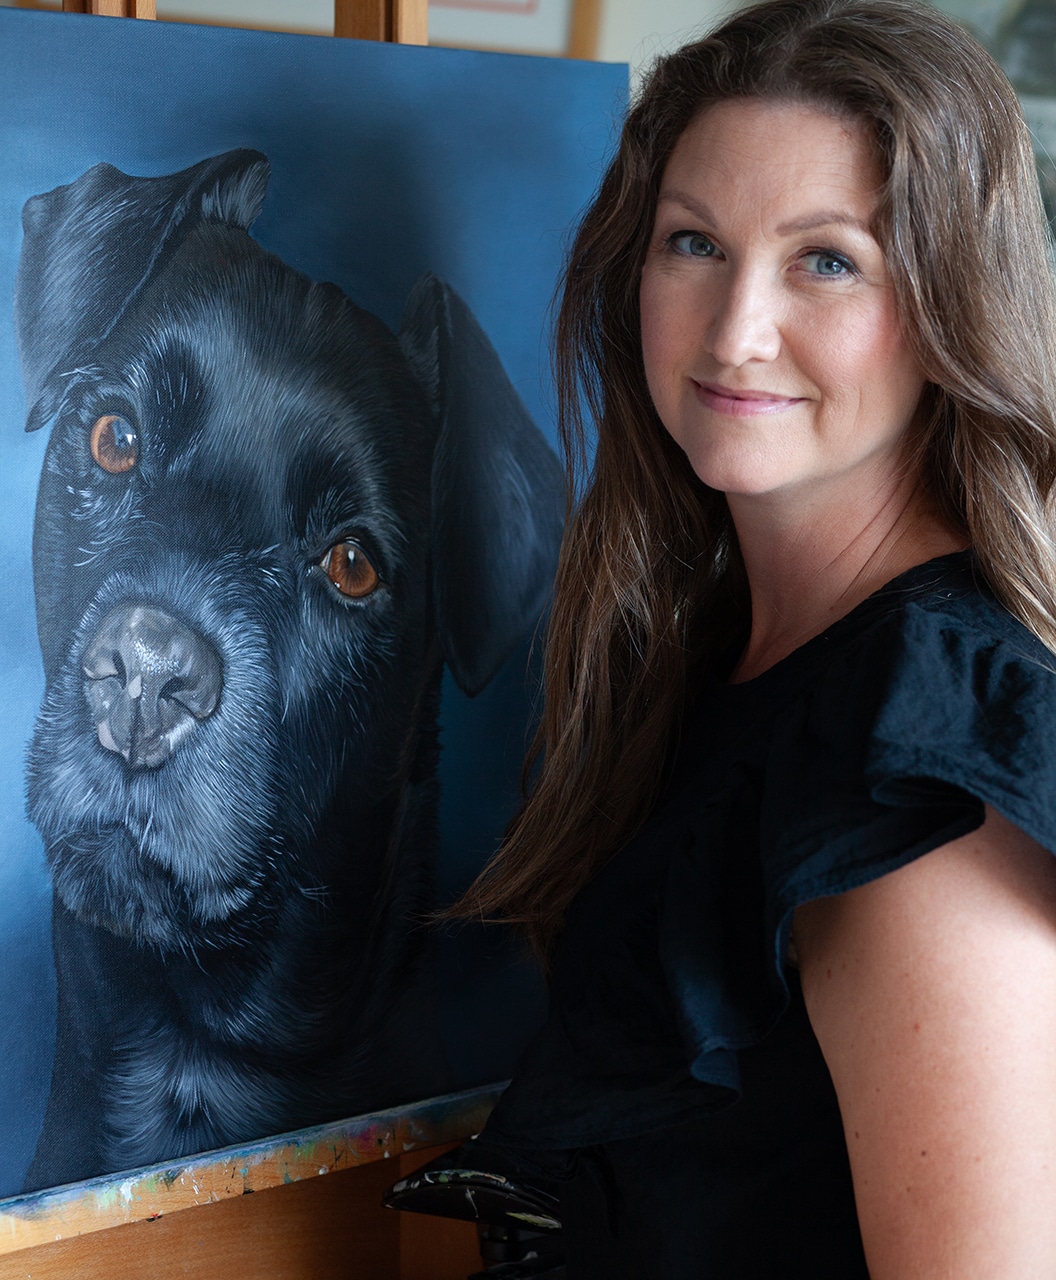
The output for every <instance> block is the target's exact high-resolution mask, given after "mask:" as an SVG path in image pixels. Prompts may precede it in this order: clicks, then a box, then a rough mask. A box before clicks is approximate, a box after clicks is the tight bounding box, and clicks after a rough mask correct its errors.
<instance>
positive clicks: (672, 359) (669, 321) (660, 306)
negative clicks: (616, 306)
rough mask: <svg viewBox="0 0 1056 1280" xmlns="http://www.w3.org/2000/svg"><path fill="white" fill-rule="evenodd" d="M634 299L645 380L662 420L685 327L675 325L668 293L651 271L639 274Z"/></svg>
mask: <svg viewBox="0 0 1056 1280" xmlns="http://www.w3.org/2000/svg"><path fill="white" fill-rule="evenodd" d="M638 299H639V310H640V317H641V318H640V327H641V341H642V363H643V365H644V366H645V379H646V382H647V384H648V386H649V394H650V395H651V396H652V399H653V404H654V405H655V406H656V409H657V412H658V413H659V414H660V416H661V418H663V417H664V407H665V404H666V403H667V402H668V401H669V400H670V397H671V396H672V394H673V393H674V381H675V378H676V374H675V368H676V366H677V364H678V361H679V358H680V356H681V354H682V350H681V348H682V345H684V342H685V336H686V326H685V325H679V324H678V323H677V316H676V308H675V305H674V299H672V297H671V291H670V289H665V288H664V285H663V281H662V280H658V279H657V275H656V273H655V272H653V271H648V270H646V271H643V272H642V283H641V288H640V290H639V294H638ZM680 335H681V336H682V344H680V343H679V336H680Z"/></svg>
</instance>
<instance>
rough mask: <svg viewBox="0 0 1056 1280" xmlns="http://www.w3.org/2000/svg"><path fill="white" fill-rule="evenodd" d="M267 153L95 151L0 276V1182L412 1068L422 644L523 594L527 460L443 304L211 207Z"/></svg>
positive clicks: (343, 1101) (419, 1061) (317, 1102)
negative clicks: (6, 381) (13, 483)
mask: <svg viewBox="0 0 1056 1280" xmlns="http://www.w3.org/2000/svg"><path fill="white" fill-rule="evenodd" d="M267 174H268V165H267V161H266V159H265V158H264V157H263V156H261V155H260V154H259V153H256V152H251V151H233V152H229V153H227V154H225V155H221V156H217V157H214V158H212V159H209V160H205V161H203V162H202V163H200V164H197V165H195V166H194V167H193V168H190V169H187V170H185V171H184V172H182V173H177V174H172V175H168V176H164V177H159V178H134V177H129V176H128V175H126V174H123V173H121V172H119V171H118V170H117V169H114V168H113V167H111V166H109V165H97V166H96V167H95V168H93V169H90V170H89V171H88V172H87V173H85V174H83V175H82V176H81V177H80V178H78V179H77V180H76V181H75V182H73V183H71V184H70V185H69V186H65V187H60V188H58V189H57V190H55V191H52V192H49V193H48V194H45V195H41V196H37V197H35V198H34V199H32V200H30V201H29V202H28V204H27V205H26V208H25V212H24V217H23V222H24V227H25V239H24V244H23V249H22V256H21V262H20V266H19V276H18V285H17V296H16V322H17V331H18V339H19V350H20V354H21V358H22V365H23V373H24V378H25V383H26V388H27V396H28V403H29V419H28V428H27V429H29V430H35V429H37V428H41V427H45V426H47V427H50V431H51V436H50V442H49V445H48V450H47V454H46V459H45V463H44V469H43V475H42V478H41V485H40V495H39V500H38V506H37V517H36V527H35V533H34V546H33V556H34V572H35V583H36V594H37V610H38V625H39V633H40V643H41V649H42V652H43V659H44V668H45V676H46V692H45V697H44V702H43V706H42V709H41V712H40V716H39V720H38V723H37V728H36V731H35V735H34V738H33V742H32V745H31V748H30V754H29V762H28V770H27V777H28V807H29V813H30V816H31V818H32V820H33V822H34V823H35V824H36V825H37V827H38V828H39V830H40V832H41V834H42V837H43V840H44V843H45V848H46V852H47V857H48V861H49V864H50V866H51V870H52V874H53V878H54V885H55V910H54V938H55V959H56V965H57V972H58V1036H57V1046H56V1058H55V1068H54V1075H53V1081H52V1090H51V1095H50V1100H49V1104H48V1110H47V1116H46V1119H45V1125H44V1131H43V1134H42V1136H41V1139H40V1142H39V1144H38V1147H37V1155H36V1157H35V1160H34V1163H33V1166H32V1168H31V1170H30V1174H29V1178H28V1181H27V1188H35V1187H41V1186H47V1185H54V1184H56V1183H59V1182H65V1181H69V1180H72V1179H76V1178H83V1177H87V1176H91V1175H95V1174H98V1173H101V1172H113V1171H117V1170H121V1169H126V1168H131V1167H133V1166H136V1165H141V1164H144V1163H149V1162H153V1161H157V1160H163V1159H167V1158H169V1157H174V1156H178V1155H183V1154H187V1153H191V1152H195V1151H201V1150H205V1149H209V1148H212V1147H216V1146H221V1145H225V1144H228V1143H233V1142H238V1141H242V1140H244V1139H247V1138H251V1137H256V1136H263V1135H266V1134H270V1133H277V1132H281V1131H284V1130H289V1129H293V1128H297V1127H300V1126H303V1125H307V1124H312V1123H317V1122H321V1121H324V1120H327V1119H333V1118H336V1117H339V1116H341V1115H345V1114H353V1113H355V1112H360V1111H363V1110H367V1109H372V1108H374V1107H377V1106H381V1105H387V1104H390V1103H392V1102H395V1101H399V1100H403V1099H409V1098H413V1097H415V1096H424V1095H426V1094H429V1093H435V1092H438V1091H440V1090H442V1089H443V1088H444V1087H445V1086H446V1085H447V1083H448V1080H447V1076H446V1069H445V1068H444V1066H443V1061H442V1051H441V1050H440V1047H439V1040H438V1037H437V1034H436V1028H435V1025H434V1017H435V1014H434V1012H433V1009H434V1005H435V1001H433V1000H432V998H431V987H430V981H431V978H430V975H429V973H428V972H427V966H426V965H425V964H423V958H422V957H423V949H424V947H425V945H426V943H425V939H426V936H427V934H426V931H425V930H422V929H420V928H415V927H413V925H412V923H411V922H412V921H413V919H414V917H415V916H416V914H417V913H419V912H421V911H422V910H423V909H428V907H429V906H430V902H431V899H430V894H431V865H432V860H433V857H434V853H435V845H436V804H437V785H436V781H435V766H436V763H437V708H438V698H439V683H440V676H441V671H442V666H443V664H444V663H445V662H446V663H447V664H448V666H449V667H450V669H451V671H452V672H453V674H454V677H455V679H456V680H457V681H458V684H459V685H460V686H461V688H462V689H463V690H465V691H466V692H468V693H474V692H476V691H477V690H479V689H480V688H481V687H483V686H484V685H485V684H486V683H487V682H488V680H489V679H490V678H491V676H492V675H493V674H494V672H495V671H496V669H497V668H498V666H499V665H500V664H501V663H502V661H503V660H504V659H505V658H506V657H507V656H508V654H509V653H510V652H511V650H512V648H513V647H514V646H515V645H516V643H517V641H518V639H519V637H521V636H522V635H523V634H524V633H525V631H526V630H527V629H528V628H529V627H530V626H531V625H532V623H533V621H534V619H535V618H536V616H537V615H538V613H539V611H540V609H541V607H542V604H543V602H544V599H545V596H546V593H547V590H548V586H549V581H550V578H551V576H552V572H553V565H554V558H555V554H556V547H557V542H558V539H559V533H560V524H561V514H562V503H563V496H562V493H563V490H562V482H561V479H560V474H559V469H558V466H557V462H556V459H555V457H554V455H553V453H552V452H551V450H550V449H549V446H548V445H547V444H546V442H545V440H544V439H543V437H542V436H541V435H540V434H539V432H538V431H537V429H536V428H535V426H534V424H533V423H532V422H531V420H530V418H529V417H528V415H527V413H526V411H525V409H524V408H523V406H522V405H521V403H520V401H519V400H518V398H517V396H516V394H515V393H514V391H513V389H512V387H511V386H510V384H509V381H508V380H507V378H506V375H505V373H504V372H503V370H502V367H501V365H500V363H499V360H498V357H497V356H496V354H495V352H494V350H493V349H492V347H491V345H490V344H489V342H488V340H487V338H486V337H485V335H484V334H483V332H482V330H481V329H480V327H479V326H478V325H477V323H476V321H475V320H474V319H473V317H472V315H471V314H470V312H469V310H468V309H467V307H466V306H465V304H464V303H463V302H462V301H461V300H460V299H459V298H458V297H457V296H456V295H455V294H454V293H453V292H452V291H451V290H450V289H449V288H447V287H446V286H445V285H443V284H442V283H441V282H440V281H438V280H436V279H435V278H432V277H426V278H425V279H424V280H422V281H421V282H420V283H419V285H418V286H417V287H416V289H415V291H414V293H413V294H412V297H411V299H410V300H409V302H408V306H407V312H406V315H405V319H404V323H403V327H402V329H401V332H400V334H399V337H398V338H397V337H394V336H393V335H392V334H391V333H390V332H389V331H388V330H387V329H386V328H385V326H384V325H383V324H382V323H381V322H380V321H379V320H378V319H376V318H375V317H374V316H372V315H370V314H368V313H366V312H364V311H362V310H360V309H359V308H357V307H356V306H354V305H353V304H352V303H351V302H350V301H349V300H348V299H347V298H346V297H345V296H344V295H343V294H342V293H341V292H340V290H339V289H338V288H337V287H335V286H333V285H328V284H315V283H312V282H311V281H310V280H308V279H306V278H305V277H304V276H302V275H301V274H299V273H298V272H297V271H295V270H293V269H291V268H290V267H289V266H287V265H286V264H285V263H284V262H282V261H281V260H280V259H278V258H277V257H275V256H274V255H272V254H270V253H268V252H267V251H265V249H263V248H262V247H261V246H260V245H259V244H258V243H257V242H256V241H255V240H253V239H252V238H251V237H250V236H249V234H248V232H247V229H248V227H249V226H250V224H251V223H252V222H253V220H254V218H255V217H256V215H257V213H258V212H259V209H260V206H261V203H262V201H263V197H264V189H265V184H266V182H267Z"/></svg>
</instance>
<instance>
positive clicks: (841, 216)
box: [657, 190, 874, 236]
mask: <svg viewBox="0 0 1056 1280" xmlns="http://www.w3.org/2000/svg"><path fill="white" fill-rule="evenodd" d="M657 204H658V205H659V204H680V205H681V206H682V207H683V208H684V209H689V210H691V211H692V212H693V213H695V214H696V215H697V216H698V217H701V218H703V219H704V220H705V221H708V222H713V221H714V217H713V215H712V213H711V210H710V209H709V208H708V207H707V205H702V204H701V203H700V202H699V201H698V200H694V199H693V197H692V196H690V195H687V194H686V192H684V191H678V190H669V191H661V192H660V195H659V196H658V197H657ZM822 227H851V228H853V229H854V230H856V231H861V232H864V233H865V235H868V236H871V235H873V234H874V233H873V228H872V227H871V226H870V225H869V223H867V222H863V221H862V220H861V218H855V217H854V216H853V215H852V214H849V213H844V212H841V211H840V210H839V209H819V210H818V212H817V213H808V214H806V215H805V216H804V217H802V218H793V219H792V220H791V221H790V222H782V223H781V224H780V226H778V227H777V234H778V235H780V236H784V235H795V234H797V233H802V232H804V231H817V230H819V229H820V228H822Z"/></svg>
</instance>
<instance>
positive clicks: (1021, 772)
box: [660, 591, 1056, 1094]
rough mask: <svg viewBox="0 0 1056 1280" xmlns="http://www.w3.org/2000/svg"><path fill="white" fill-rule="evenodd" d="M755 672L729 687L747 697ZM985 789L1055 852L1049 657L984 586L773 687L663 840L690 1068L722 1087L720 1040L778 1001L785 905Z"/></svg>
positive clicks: (972, 811)
mask: <svg viewBox="0 0 1056 1280" xmlns="http://www.w3.org/2000/svg"><path fill="white" fill-rule="evenodd" d="M815 657H817V652H815ZM768 674H769V673H768ZM756 683H762V684H764V685H765V677H763V678H762V680H761V682H751V684H750V685H746V686H733V687H732V689H731V690H730V694H729V696H730V697H732V698H734V699H736V698H738V697H740V698H743V699H744V700H745V708H744V709H745V711H746V713H747V712H748V710H749V709H750V708H749V706H748V704H749V703H750V702H751V700H752V699H753V698H756V697H758V696H759V695H761V694H762V693H764V692H765V689H753V688H752V687H751V685H754V684H756ZM987 804H989V805H992V806H993V807H994V808H995V809H997V810H998V811H999V812H1000V813H1002V814H1003V815H1004V816H1005V817H1006V818H1008V819H1009V821H1011V822H1013V823H1015V824H1016V825H1017V826H1018V827H1020V828H1021V829H1022V830H1023V831H1025V832H1026V833H1027V834H1028V835H1030V836H1032V837H1033V838H1034V839H1035V840H1037V841H1038V842H1039V843H1040V844H1041V845H1043V846H1044V847H1045V848H1047V849H1049V850H1050V851H1052V852H1054V853H1056V661H1054V659H1053V656H1052V655H1051V654H1050V653H1049V652H1048V650H1047V649H1045V648H1044V646H1042V645H1041V644H1040V643H1039V642H1038V641H1037V640H1036V639H1035V638H1034V637H1033V636H1032V635H1030V633H1029V632H1028V631H1027V630H1026V629H1025V628H1024V627H1022V626H1021V625H1020V624H1019V623H1017V622H1016V621H1015V620H1014V619H1013V618H1011V617H1010V616H1009V615H1008V614H1007V612H1005V611H1004V610H1003V609H1002V608H1001V606H1000V605H998V604H997V602H996V601H995V600H993V599H992V597H990V596H988V595H986V594H984V593H981V592H978V591H973V592H972V593H970V594H962V595H961V597H960V599H958V600H955V601H952V602H951V601H948V600H946V599H943V598H941V597H940V598H939V599H938V600H936V599H935V598H934V597H932V598H930V599H928V600H925V601H922V602H919V603H917V602H914V601H913V600H909V601H908V602H905V601H903V602H902V603H901V604H900V605H899V607H898V608H897V609H895V610H893V611H892V614H891V616H890V617H889V618H887V619H882V620H881V621H880V622H879V623H876V624H874V625H873V626H871V627H869V628H867V629H866V630H865V631H864V632H863V634H861V635H860V636H858V637H857V639H856V641H855V642H854V643H850V644H844V645H841V646H839V647H838V649H837V651H836V652H834V653H833V654H832V655H831V656H826V658H825V660H824V662H823V665H822V668H821V670H820V673H814V674H812V678H810V679H809V680H806V681H804V682H803V684H802V687H801V688H800V689H799V690H798V691H797V692H796V694H795V696H792V697H789V698H788V699H786V702H785V705H784V706H783V707H782V709H781V711H780V714H778V715H776V716H775V717H774V719H773V721H772V724H771V730H770V732H769V734H768V735H767V740H766V743H765V748H764V750H762V751H761V752H760V753H759V754H758V755H757V756H756V758H755V759H754V760H753V761H746V762H745V763H744V764H743V765H742V767H741V768H740V769H739V770H734V771H733V773H732V775H731V776H730V777H729V778H728V779H727V786H726V789H725V793H724V795H723V796H722V797H715V798H714V799H711V800H705V801H704V802H703V803H702V804H701V805H700V806H699V807H698V810H697V812H696V815H695V817H694V819H693V829H694V839H693V840H692V841H691V842H688V843H687V844H686V845H685V846H684V847H682V848H679V849H676V850H675V851H674V852H673V854H672V859H671V863H670V867H669V872H668V875H667V878H666V884H665V888H664V891H663V901H662V909H661V919H660V951H661V959H662V963H663V966H664V970H665V974H666V978H667V983H668V988H669V990H670V992H671V995H672V997H673V999H674V1003H675V1006H676V1009H677V1018H678V1022H679V1027H680V1030H681V1033H682V1037H683V1040H684V1042H685V1044H686V1047H687V1049H688V1052H689V1058H690V1065H691V1070H692V1073H693V1075H694V1077H695V1078H696V1079H698V1080H700V1081H702V1082H706V1083H710V1084H712V1085H713V1086H714V1085H719V1086H725V1087H726V1088H727V1089H729V1090H731V1091H732V1092H733V1093H734V1094H735V1093H736V1092H737V1087H738V1086H737V1081H736V1079H735V1078H731V1069H730V1066H731V1057H730V1053H731V1051H735V1050H737V1049H743V1048H746V1047H748V1046H750V1045H753V1044H756V1043H758V1042H759V1040H760V1039H761V1038H762V1037H763V1036H764V1035H765V1034H766V1032H767V1031H768V1030H769V1028H770V1027H771V1026H772V1025H773V1023H774V1022H775V1021H776V1019H777V1018H778V1017H779V1016H780V1014H781V1012H782V1011H783V1009H784V1008H785V1006H786V1004H787V999H788V992H787V987H786V983H785V963H786V957H787V954H788V944H789V932H790V928H791V921H792V914H793V912H794V910H795V908H796V907H798V906H800V905H801V904H803V903H805V902H808V901H810V900H812V899H815V898H819V897H824V896H830V895H834V894H839V893H843V892H845V891H846V890H848V889H851V888H854V887H856V886H858V885H862V884H865V883H867V882H868V881H870V880H873V879H875V878H877V877H878V876H881V875H884V874H885V873H887V872H889V871H893V870H895V869H896V868H897V867H900V866H903V865H904V864H906V863H908V862H910V861H912V860H913V859H914V858H917V857H920V856H921V855H922V854H925V853H927V852H929V851H930V850H932V849H935V848H938V847H939V846H940V845H943V844H945V843H947V842H948V841H950V840H953V839H956V838H957V837H959V836H962V835H965V834H966V833H967V832H969V831H971V830H973V829H975V828H976V827H978V826H979V825H981V823H982V821H983V816H984V805H987ZM731 824H732V829H731ZM734 1074H735V1073H734Z"/></svg>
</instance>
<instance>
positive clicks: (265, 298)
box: [121, 229, 435, 506]
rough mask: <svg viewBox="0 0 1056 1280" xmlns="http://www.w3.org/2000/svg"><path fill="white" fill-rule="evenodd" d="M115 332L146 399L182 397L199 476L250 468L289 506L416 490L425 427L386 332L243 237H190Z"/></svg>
mask: <svg viewBox="0 0 1056 1280" xmlns="http://www.w3.org/2000/svg"><path fill="white" fill-rule="evenodd" d="M122 330H123V333H122V341H121V345H122V346H123V347H126V348H127V349H129V351H130V354H131V353H132V352H137V351H138V359H140V360H142V361H143V369H142V375H141V376H142V377H143V378H145V380H146V382H147V383H148V388H147V391H148V394H151V392H152V391H156V389H157V386H158V385H160V384H164V386H165V388H166V389H167V394H168V396H169V398H170V399H171V400H172V401H174V402H175V403H173V404H172V407H171V414H172V415H173V417H174V418H175V417H176V416H178V415H179V414H180V411H181V404H180V403H179V401H181V400H182V401H185V402H186V403H187V404H193V405H194V406H195V410H196V413H197V418H198V423H199V429H198V430H197V431H196V433H195V435H194V438H193V441H192V442H190V443H189V444H188V448H189V449H193V452H194V463H195V469H196V471H198V472H199V473H201V472H202V471H207V472H209V473H211V474H213V475H214V476H216V475H220V474H223V473H225V472H227V471H229V470H234V471H237V472H245V471H246V470H247V469H248V470H256V471H259V472H260V477H259V478H260V479H261V480H262V481H265V480H266V484H264V485H258V486H256V487H257V488H258V489H259V488H262V487H271V488H276V487H278V488H280V489H282V490H283V491H284V494H285V501H287V503H293V504H294V505H301V506H303V505H304V504H305V503H306V502H309V501H313V500H314V499H311V498H310V495H313V494H319V493H321V492H325V491H329V490H334V489H337V490H344V491H346V492H349V494H350V500H351V495H352V493H357V494H358V495H359V497H358V498H357V500H360V501H364V500H367V499H368V498H369V497H370V496H371V492H372V491H374V490H399V491H400V492H401V493H402V494H404V495H406V494H408V493H410V492H413V491H415V490H421V491H422V493H423V494H424V493H425V491H427V490H428V487H429V483H430V470H431V458H432V450H433V444H434V438H435V426H434V423H433V420H432V415H431V412H430V409H429V406H428V402H427V401H426V398H425V394H424V392H423V391H422V389H421V388H420V387H419V386H418V384H417V383H416V382H415V380H414V378H413V376H412V374H411V371H410V369H409V368H408V365H407V362H406V360H405V359H404V357H403V355H402V352H401V351H400V347H399V343H398V341H397V340H396V338H395V337H394V335H393V334H392V333H391V332H390V331H389V330H388V329H387V328H386V327H385V326H384V325H383V324H382V323H381V321H380V320H378V319H377V317H375V316H373V315H371V314H370V313H368V312H366V311H363V310H362V309H361V308H358V307H356V306H355V305H354V304H353V303H351V302H350V301H349V300H348V299H347V298H346V297H345V296H344V295H343V294H342V293H341V291H340V290H339V289H338V288H336V286H333V285H326V284H315V283H313V282H312V281H310V280H308V279H307V278H306V277H305V276H303V275H301V274H300V273H298V272H296V271H294V270H292V269H291V268H290V267H288V266H287V265H286V264H285V263H283V262H282V261H281V260H280V259H278V258H276V257H275V256H274V255H272V254H269V253H267V252H266V251H264V250H263V249H261V248H260V246H258V245H257V244H256V242H255V241H253V240H252V239H251V238H250V237H249V236H248V235H246V234H245V233H243V232H231V231H230V230H228V229H209V230H207V231H206V232H203V233H202V234H199V235H197V236H195V237H192V238H191V239H190V240H189V242H188V243H186V244H185V245H184V246H181V248H180V249H179V250H178V251H176V252H175V253H174V254H173V255H172V256H171V258H170V260H169V261H168V262H167V263H166V264H165V266H164V267H163V269H162V270H161V271H160V272H159V274H158V276H157V277H156V278H155V280H154V281H153V282H152V283H151V284H150V285H149V286H148V287H147V288H146V289H145V290H144V292H143V295H142V296H141V297H140V298H139V299H138V301H137V305H136V307H135V308H134V310H133V312H132V313H130V315H129V316H128V318H127V320H126V322H125V323H124V324H123V325H122ZM150 384H155V385H154V386H153V387H152V386H151V385H150ZM160 416H161V417H162V418H164V416H165V415H164V413H162V414H161V415H160ZM176 427H177V424H176V423H175V422H174V423H173V430H174V431H175V430H176ZM160 429H161V430H165V429H166V428H165V423H164V421H163V422H162V423H161V426H160ZM377 496H378V501H379V502H381V503H382V505H386V506H387V505H390V503H389V497H388V495H387V494H384V493H379V494H378V495H377Z"/></svg>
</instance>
